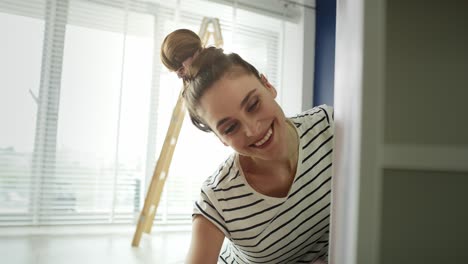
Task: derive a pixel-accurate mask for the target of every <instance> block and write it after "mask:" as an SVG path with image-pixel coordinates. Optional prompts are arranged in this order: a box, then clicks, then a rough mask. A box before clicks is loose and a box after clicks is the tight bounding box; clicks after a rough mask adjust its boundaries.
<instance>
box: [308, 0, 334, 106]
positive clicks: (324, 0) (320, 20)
mask: <svg viewBox="0 0 468 264" xmlns="http://www.w3.org/2000/svg"><path fill="white" fill-rule="evenodd" d="M335 29H336V0H317V1H316V37H315V66H314V68H315V73H314V74H315V75H314V89H313V90H314V100H313V102H312V103H313V105H314V106H317V105H321V104H327V105H330V106H333V95H334V78H335V77H334V76H335Z"/></svg>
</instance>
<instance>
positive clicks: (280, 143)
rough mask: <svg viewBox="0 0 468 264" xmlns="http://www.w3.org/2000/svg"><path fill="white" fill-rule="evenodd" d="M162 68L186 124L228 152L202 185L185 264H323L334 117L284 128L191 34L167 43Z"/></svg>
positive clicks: (316, 115)
mask: <svg viewBox="0 0 468 264" xmlns="http://www.w3.org/2000/svg"><path fill="white" fill-rule="evenodd" d="M161 58H162V61H163V63H164V65H165V66H166V67H168V68H169V69H170V70H173V71H176V72H177V74H178V76H179V77H181V78H183V80H184V91H183V98H184V100H185V103H186V106H187V109H188V112H189V115H190V118H191V120H192V122H193V124H194V125H195V126H196V127H197V128H199V129H200V130H202V131H205V132H213V133H214V134H215V135H216V136H217V137H218V138H219V140H220V141H221V142H222V143H223V144H224V145H226V146H230V147H231V148H232V149H234V150H235V152H234V153H233V154H232V155H231V156H230V157H228V158H227V159H226V161H225V162H224V163H223V164H221V165H220V166H219V168H218V170H217V171H216V173H214V174H213V175H212V176H210V177H208V179H207V180H206V181H205V182H204V183H203V185H202V188H201V194H200V198H199V200H198V201H197V202H195V206H194V214H193V229H192V241H191V246H190V250H189V253H188V256H187V262H188V263H216V262H219V263H324V262H325V261H327V256H328V240H329V223H330V198H331V175H332V170H331V165H332V150H333V110H332V108H330V107H328V106H320V107H316V108H312V109H311V110H308V111H306V112H303V113H301V114H299V115H297V116H296V117H293V118H286V117H285V115H284V113H283V111H282V109H281V107H280V106H279V105H278V104H277V103H276V101H275V97H276V95H277V92H276V89H275V88H274V87H273V86H272V85H271V84H270V83H269V82H268V80H267V79H266V78H265V76H263V75H261V74H259V72H258V71H257V70H256V69H255V67H253V66H252V65H251V64H249V63H248V62H246V61H244V60H243V59H242V58H241V57H240V56H239V55H237V54H235V53H232V54H224V53H223V50H222V49H217V48H214V47H210V48H202V46H201V42H200V39H199V38H198V36H197V35H196V34H195V33H193V32H191V31H189V30H185V29H182V30H176V31H174V32H172V33H171V34H169V35H168V36H167V37H166V39H165V40H164V42H163V44H162V47H161ZM225 238H227V240H226V243H225V244H224V246H223V241H224V240H225Z"/></svg>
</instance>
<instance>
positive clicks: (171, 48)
mask: <svg viewBox="0 0 468 264" xmlns="http://www.w3.org/2000/svg"><path fill="white" fill-rule="evenodd" d="M201 49H202V43H201V40H200V37H198V35H197V34H195V33H194V32H193V31H191V30H188V29H178V30H175V31H173V32H172V33H170V34H169V35H167V36H166V38H164V41H163V43H162V44H161V61H162V63H163V64H164V66H166V67H167V68H168V69H169V70H171V71H177V70H178V69H179V68H180V67H182V62H184V61H185V60H186V59H187V58H189V57H191V56H193V55H194V54H195V52H197V51H199V50H201Z"/></svg>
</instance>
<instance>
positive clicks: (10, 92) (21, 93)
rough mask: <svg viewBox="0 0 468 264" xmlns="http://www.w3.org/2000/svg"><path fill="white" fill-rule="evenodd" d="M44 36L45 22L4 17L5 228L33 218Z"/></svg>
mask: <svg viewBox="0 0 468 264" xmlns="http://www.w3.org/2000/svg"><path fill="white" fill-rule="evenodd" d="M13 27H14V30H12V28H13ZM43 34H44V21H43V20H40V19H35V18H30V17H25V16H18V15H11V14H7V13H0V35H1V36H2V41H0V58H2V59H1V60H0V72H1V73H2V74H0V124H1V127H2V129H1V131H0V134H1V136H0V225H4V224H21V223H23V224H24V223H28V222H29V221H30V219H31V215H30V212H31V210H30V207H29V200H30V195H31V191H32V190H31V187H32V186H31V178H30V177H31V173H30V169H31V157H32V152H33V149H34V135H35V126H36V114H37V102H36V100H35V98H34V97H35V96H38V91H39V82H40V73H41V56H42V43H43ZM31 93H32V94H34V96H33V95H31ZM6 214H9V215H6Z"/></svg>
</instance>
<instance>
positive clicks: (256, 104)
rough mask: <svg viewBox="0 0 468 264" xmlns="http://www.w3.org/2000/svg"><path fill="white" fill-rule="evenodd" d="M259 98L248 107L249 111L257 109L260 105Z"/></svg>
mask: <svg viewBox="0 0 468 264" xmlns="http://www.w3.org/2000/svg"><path fill="white" fill-rule="evenodd" d="M258 103H259V102H258V100H255V102H253V103H252V104H251V105H250V106H249V107H248V108H247V111H248V112H252V111H254V110H255V109H257V106H258Z"/></svg>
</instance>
